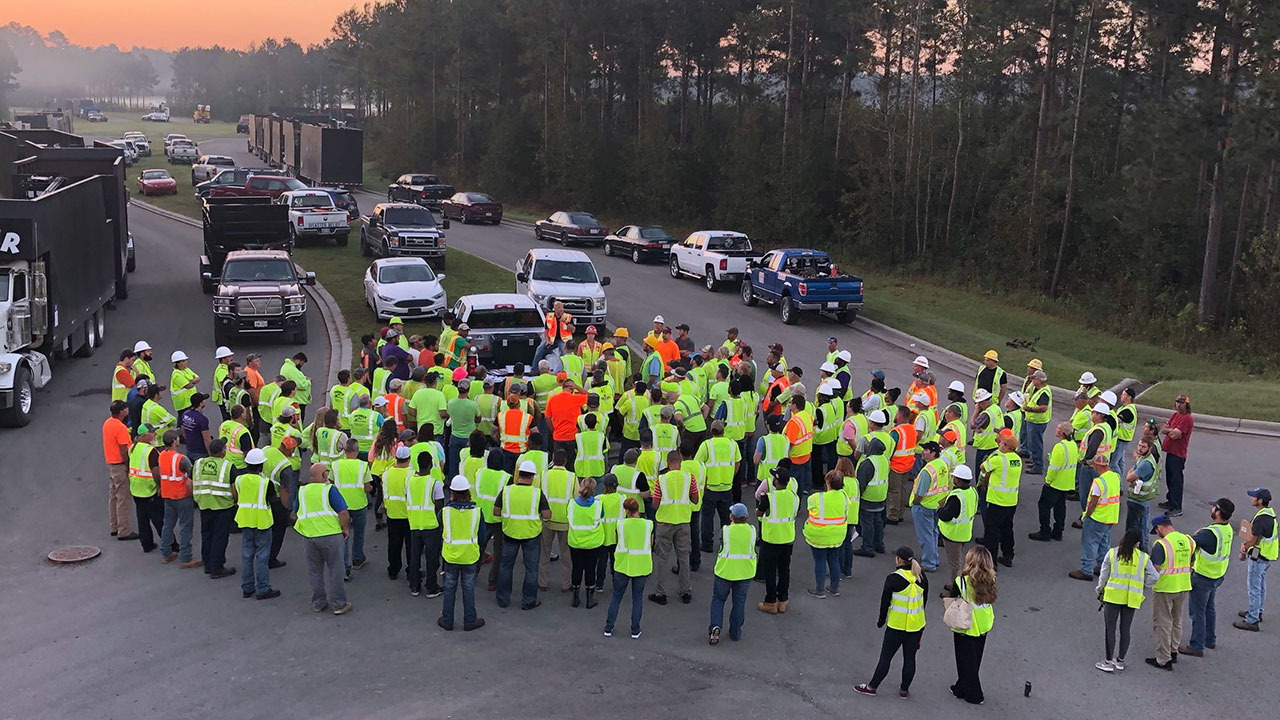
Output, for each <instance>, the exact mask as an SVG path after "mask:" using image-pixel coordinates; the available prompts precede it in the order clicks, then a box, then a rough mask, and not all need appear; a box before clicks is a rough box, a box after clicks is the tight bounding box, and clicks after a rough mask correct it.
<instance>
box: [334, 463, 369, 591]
mask: <svg viewBox="0 0 1280 720" xmlns="http://www.w3.org/2000/svg"><path fill="white" fill-rule="evenodd" d="M331 468H332V469H331V471H330V477H331V478H332V480H333V486H334V487H336V488H338V492H340V493H342V499H343V500H344V501H346V503H347V515H348V517H350V518H351V534H350V535H348V536H347V537H346V538H345V540H344V541H343V543H342V566H343V570H344V579H346V580H350V579H351V569H352V568H356V569H357V570H358V569H360V568H362V567H364V564H365V561H366V560H365V556H364V528H365V520H366V516H367V514H368V513H367V512H366V511H367V510H368V508H369V495H370V494H371V493H372V492H373V475H372V473H371V472H370V470H369V463H367V462H365V461H364V460H361V459H360V443H359V442H358V441H356V440H355V439H350V440H347V441H346V443H345V444H344V446H343V448H342V457H340V458H338V459H337V460H335V461H334V462H333V464H332V465H331Z"/></svg>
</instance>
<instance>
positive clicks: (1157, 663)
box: [1146, 657, 1173, 672]
mask: <svg viewBox="0 0 1280 720" xmlns="http://www.w3.org/2000/svg"><path fill="white" fill-rule="evenodd" d="M1146 663H1147V664H1148V665H1150V666H1151V667H1153V668H1160V669H1161V670H1168V671H1170V672H1172V671H1173V661H1172V660H1170V661H1169V662H1167V663H1165V664H1163V665H1161V664H1160V661H1159V660H1156V659H1155V658H1153V657H1149V658H1147V659H1146Z"/></svg>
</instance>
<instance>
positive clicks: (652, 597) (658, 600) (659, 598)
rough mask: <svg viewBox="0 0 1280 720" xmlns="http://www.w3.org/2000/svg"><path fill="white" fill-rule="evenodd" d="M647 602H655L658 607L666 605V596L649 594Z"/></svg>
mask: <svg viewBox="0 0 1280 720" xmlns="http://www.w3.org/2000/svg"><path fill="white" fill-rule="evenodd" d="M649 600H650V601H651V602H656V603H658V604H659V605H666V604H667V596H666V595H659V594H657V593H650V594H649Z"/></svg>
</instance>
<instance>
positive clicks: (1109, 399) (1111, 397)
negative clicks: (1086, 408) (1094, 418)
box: [1098, 390, 1116, 407]
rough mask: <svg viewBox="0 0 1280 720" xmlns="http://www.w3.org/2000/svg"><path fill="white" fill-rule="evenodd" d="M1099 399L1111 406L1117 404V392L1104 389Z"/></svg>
mask: <svg viewBox="0 0 1280 720" xmlns="http://www.w3.org/2000/svg"><path fill="white" fill-rule="evenodd" d="M1098 399H1099V400H1101V401H1102V402H1104V403H1106V404H1107V405H1110V406H1111V407H1115V406H1116V394H1115V393H1113V392H1111V391H1110V390H1103V391H1102V394H1101V395H1099V396H1098Z"/></svg>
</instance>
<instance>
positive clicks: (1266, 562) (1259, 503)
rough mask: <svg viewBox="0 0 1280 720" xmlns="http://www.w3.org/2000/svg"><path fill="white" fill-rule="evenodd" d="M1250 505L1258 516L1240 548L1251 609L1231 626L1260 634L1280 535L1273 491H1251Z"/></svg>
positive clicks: (1279, 548) (1258, 489) (1249, 492)
mask: <svg viewBox="0 0 1280 720" xmlns="http://www.w3.org/2000/svg"><path fill="white" fill-rule="evenodd" d="M1248 495H1249V503H1250V504H1251V505H1253V507H1254V509H1255V510H1256V512H1255V513H1254V515H1253V520H1251V521H1250V523H1249V533H1248V535H1246V536H1245V538H1244V543H1243V544H1242V545H1241V546H1240V560H1242V561H1244V560H1247V561H1248V563H1249V575H1248V577H1249V609H1248V610H1245V611H1244V612H1242V613H1240V615H1241V616H1242V618H1241V619H1240V620H1236V621H1235V622H1233V623H1232V625H1233V626H1234V627H1236V628H1237V629H1239V630H1250V631H1253V632H1257V631H1258V623H1260V622H1262V606H1263V604H1265V603H1266V601H1267V568H1268V567H1269V566H1270V565H1271V563H1272V562H1275V560H1276V559H1277V557H1278V556H1280V554H1278V553H1280V533H1277V528H1276V511H1275V510H1273V509H1272V508H1271V491H1270V490H1268V489H1267V488H1264V487H1260V488H1254V489H1252V490H1250V491H1248Z"/></svg>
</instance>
